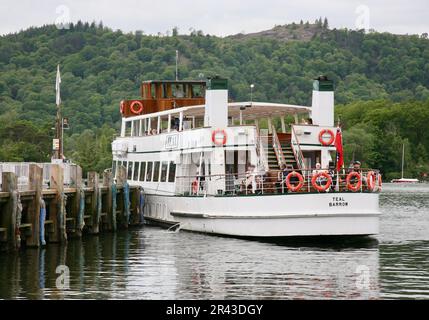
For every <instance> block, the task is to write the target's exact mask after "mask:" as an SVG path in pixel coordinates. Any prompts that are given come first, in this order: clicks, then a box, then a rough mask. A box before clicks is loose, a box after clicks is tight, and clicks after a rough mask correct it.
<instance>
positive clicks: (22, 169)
mask: <svg viewBox="0 0 429 320" xmlns="http://www.w3.org/2000/svg"><path fill="white" fill-rule="evenodd" d="M30 164H36V165H38V166H39V167H41V168H43V188H45V189H48V188H49V182H50V180H51V166H52V163H34V162H2V163H0V185H1V184H2V173H3V172H13V173H15V174H16V176H17V179H18V190H20V191H26V190H28V189H29V181H30V180H29V176H30ZM60 165H61V166H62V167H63V172H64V174H63V182H64V185H65V186H72V184H73V174H74V172H75V171H74V169H75V168H76V165H74V164H71V163H61V164H60Z"/></svg>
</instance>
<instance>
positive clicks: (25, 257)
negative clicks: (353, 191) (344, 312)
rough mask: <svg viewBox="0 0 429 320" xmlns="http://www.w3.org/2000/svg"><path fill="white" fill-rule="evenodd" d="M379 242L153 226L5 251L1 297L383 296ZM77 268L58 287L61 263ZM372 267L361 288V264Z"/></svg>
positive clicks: (72, 269)
mask: <svg viewBox="0 0 429 320" xmlns="http://www.w3.org/2000/svg"><path fill="white" fill-rule="evenodd" d="M378 255H379V253H378V249H377V248H370V249H368V248H359V249H355V248H354V249H350V248H348V249H335V248H330V247H329V246H328V247H326V246H325V247H323V248H319V247H314V245H313V247H306V246H302V247H299V246H295V247H290V246H286V245H285V244H283V243H281V242H277V243H270V242H260V241H249V240H242V239H233V238H221V237H212V236H207V235H201V234H194V233H187V232H179V233H169V232H166V231H165V230H163V229H158V228H154V227H146V228H144V229H142V230H134V231H130V232H125V233H118V234H112V235H105V236H101V237H87V238H84V240H83V241H79V240H74V241H71V242H69V244H68V245H67V246H56V245H49V246H48V247H46V248H45V249H41V250H26V251H23V252H22V253H20V254H16V255H13V254H11V255H6V256H5V257H4V259H2V260H1V262H0V269H1V273H0V283H1V284H2V285H1V289H0V297H1V298H8V299H9V298H30V299H43V298H50V299H63V298H67V299H70V298H96V299H103V298H107V299H112V298H113V299H114V298H128V299H134V298H139V299H237V298H249V299H256V298H258V299H272V298H274V299H284V298H290V299H303V298H305V299H309V298H332V297H336V298H378V297H379V288H378V263H379V262H378V261H379V258H378ZM60 264H65V265H67V266H68V267H69V269H70V289H69V290H58V289H56V282H55V280H56V278H57V277H58V274H56V273H55V269H56V267H57V266H58V265H60ZM362 265H363V266H366V267H368V269H369V275H370V277H369V281H368V288H365V289H359V288H358V287H357V286H356V281H357V279H358V276H359V274H357V273H356V270H357V268H358V267H359V266H362Z"/></svg>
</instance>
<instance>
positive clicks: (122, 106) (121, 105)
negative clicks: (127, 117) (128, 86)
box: [119, 100, 125, 114]
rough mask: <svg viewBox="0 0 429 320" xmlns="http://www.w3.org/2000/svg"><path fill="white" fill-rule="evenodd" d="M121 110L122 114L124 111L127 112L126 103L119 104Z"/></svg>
mask: <svg viewBox="0 0 429 320" xmlns="http://www.w3.org/2000/svg"><path fill="white" fill-rule="evenodd" d="M119 110H120V111H121V114H124V110H125V101H124V100H122V101H121V103H120V104H119Z"/></svg>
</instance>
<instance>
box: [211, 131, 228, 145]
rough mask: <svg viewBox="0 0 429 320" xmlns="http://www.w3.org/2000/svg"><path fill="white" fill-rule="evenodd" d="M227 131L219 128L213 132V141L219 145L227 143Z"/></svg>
mask: <svg viewBox="0 0 429 320" xmlns="http://www.w3.org/2000/svg"><path fill="white" fill-rule="evenodd" d="M226 138H227V136H226V132H225V130H221V129H217V130H214V131H213V132H212V142H213V143H214V144H216V145H218V146H223V145H225V144H226Z"/></svg>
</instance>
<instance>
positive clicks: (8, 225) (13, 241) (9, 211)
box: [0, 172, 20, 250]
mask: <svg viewBox="0 0 429 320" xmlns="http://www.w3.org/2000/svg"><path fill="white" fill-rule="evenodd" d="M2 191H3V192H8V193H9V199H8V201H7V203H6V204H5V205H4V210H3V213H2V214H1V215H0V227H1V228H4V229H6V230H5V231H4V232H5V238H6V241H7V249H9V250H17V249H19V246H20V243H18V242H19V241H18V237H17V230H16V214H17V204H16V196H15V197H14V196H13V195H14V194H15V195H16V194H17V193H18V180H17V178H16V175H15V173H13V172H3V173H2Z"/></svg>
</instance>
